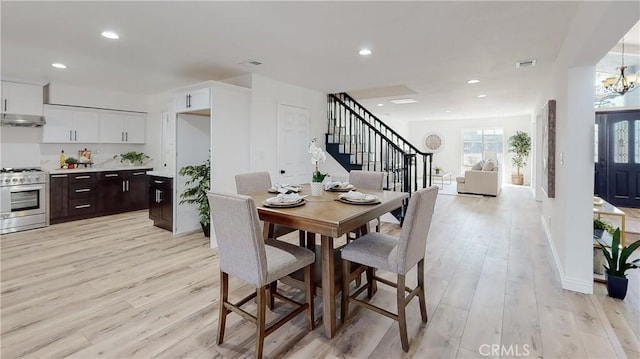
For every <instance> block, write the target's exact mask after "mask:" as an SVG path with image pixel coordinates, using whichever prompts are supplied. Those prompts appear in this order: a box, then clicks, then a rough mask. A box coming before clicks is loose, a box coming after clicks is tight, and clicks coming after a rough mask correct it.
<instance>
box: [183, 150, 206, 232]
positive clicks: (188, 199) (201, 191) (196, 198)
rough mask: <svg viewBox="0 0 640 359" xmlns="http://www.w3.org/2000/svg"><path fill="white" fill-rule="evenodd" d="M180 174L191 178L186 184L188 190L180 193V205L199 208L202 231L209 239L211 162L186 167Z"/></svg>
mask: <svg viewBox="0 0 640 359" xmlns="http://www.w3.org/2000/svg"><path fill="white" fill-rule="evenodd" d="M178 174H180V175H181V176H187V177H189V179H188V180H187V181H186V182H185V186H187V188H185V189H184V191H182V193H180V204H185V203H187V204H195V205H196V206H197V207H198V214H199V218H200V225H201V226H202V231H203V232H204V235H205V237H209V235H210V233H211V230H210V223H211V214H210V211H209V200H208V199H207V192H208V191H209V186H210V183H211V180H210V178H211V177H210V176H211V161H210V160H209V159H207V160H206V161H204V163H202V164H201V165H191V166H184V167H182V168H180V171H178Z"/></svg>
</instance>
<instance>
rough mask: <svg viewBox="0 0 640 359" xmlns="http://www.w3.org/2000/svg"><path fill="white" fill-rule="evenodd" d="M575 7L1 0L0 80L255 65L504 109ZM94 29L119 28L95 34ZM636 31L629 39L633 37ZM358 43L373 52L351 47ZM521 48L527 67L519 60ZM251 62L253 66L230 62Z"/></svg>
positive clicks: (125, 76) (92, 79) (129, 76)
mask: <svg viewBox="0 0 640 359" xmlns="http://www.w3.org/2000/svg"><path fill="white" fill-rule="evenodd" d="M580 6H587V5H585V3H579V2H535V1H531V2H478V1H476V2H401V3H399V2H183V1H175V2H7V1H2V2H0V7H1V9H0V10H1V21H2V22H1V30H2V33H1V40H2V41H1V50H2V53H1V57H2V63H1V65H2V67H1V70H2V71H1V72H2V78H3V79H19V80H28V81H36V82H43V83H46V82H61V83H67V84H76V85H82V86H87V87H95V88H104V89H112V90H119V91H123V92H131V93H143V94H154V93H160V92H163V91H165V90H169V89H172V88H175V87H179V86H183V85H188V84H190V83H194V82H200V81H204V80H223V79H225V78H229V77H233V76H238V75H242V74H246V73H248V72H254V73H257V74H260V75H264V76H267V77H270V78H273V79H276V80H280V81H284V82H288V83H291V84H296V85H300V86H303V87H307V88H311V89H315V90H318V91H322V92H326V93H334V92H342V91H347V92H348V91H354V90H363V89H370V88H377V87H387V86H407V87H408V88H410V89H412V90H414V91H416V92H417V94H414V95H412V96H411V97H413V98H415V99H417V100H418V101H419V102H418V103H415V104H408V105H393V104H391V103H389V102H388V101H386V100H388V99H389V98H381V99H369V100H363V101H362V103H363V104H364V105H365V106H366V107H368V108H370V109H371V110H373V111H374V112H376V113H378V114H381V115H383V117H382V118H383V119H384V118H385V117H384V114H388V115H386V116H391V117H392V118H394V119H400V120H406V121H415V120H423V119H424V118H429V119H445V118H479V117H489V116H507V115H515V114H524V113H530V112H531V110H532V109H533V107H534V106H535V102H536V101H537V100H538V96H539V94H540V91H541V88H542V84H543V83H544V82H545V79H546V78H548V75H549V73H550V70H551V67H552V65H553V63H554V60H555V59H556V57H557V55H558V51H559V50H560V48H561V46H562V43H563V39H564V37H565V34H566V32H567V30H568V28H569V24H570V23H571V21H570V20H571V19H572V18H573V17H574V15H575V14H576V12H577V11H578V8H579V7H580ZM104 30H112V31H115V32H117V33H119V34H120V40H116V41H113V40H107V39H104V38H102V37H101V36H100V33H101V32H102V31H104ZM638 37H640V36H638ZM638 37H636V38H635V40H634V39H631V38H630V39H626V44H627V46H631V47H632V46H633V43H634V42H635V45H636V49H637V48H638V44H639V43H640V39H639V38H638ZM362 47H369V48H370V49H371V50H372V51H373V54H372V55H370V56H368V57H362V56H360V55H358V53H357V52H358V50H359V49H360V48H362ZM626 51H627V50H625V52H626ZM527 59H536V60H537V66H536V67H534V68H526V69H516V67H515V63H516V61H519V60H527ZM248 60H256V61H260V62H262V63H263V64H262V65H260V66H258V67H253V66H248V65H242V64H241V63H242V62H245V61H248ZM53 62H62V63H64V64H66V65H67V66H68V69H66V70H58V69H54V68H52V67H51V66H50V64H51V63H53ZM469 79H479V80H480V81H481V82H480V83H478V84H475V85H468V84H466V81H467V80H469ZM479 94H487V95H488V97H486V98H483V99H481V98H478V97H477V95H479ZM378 103H383V104H384V107H378V106H376V104H378ZM445 110H451V113H445Z"/></svg>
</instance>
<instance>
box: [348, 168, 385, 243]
mask: <svg viewBox="0 0 640 359" xmlns="http://www.w3.org/2000/svg"><path fill="white" fill-rule="evenodd" d="M384 175H385V173H384V172H375V171H359V170H353V171H351V172H349V183H350V184H352V185H354V186H355V187H356V189H357V190H360V189H367V188H368V189H373V190H376V191H382V188H383V186H384ZM372 225H373V226H375V229H376V232H380V217H378V218H376V219H374V220H373V221H371V222H369V226H370V227H372V228H373V226H372ZM347 239H350V238H349V237H348V236H347Z"/></svg>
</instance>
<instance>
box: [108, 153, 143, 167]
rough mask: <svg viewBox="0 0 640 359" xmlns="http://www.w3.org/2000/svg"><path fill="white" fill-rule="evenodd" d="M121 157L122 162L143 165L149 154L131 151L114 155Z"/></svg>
mask: <svg viewBox="0 0 640 359" xmlns="http://www.w3.org/2000/svg"><path fill="white" fill-rule="evenodd" d="M118 157H120V163H124V162H127V163H129V164H130V165H141V164H142V163H143V162H144V161H145V160H146V159H148V158H149V156H147V155H145V154H144V153H142V152H136V151H129V152H125V153H121V154H119V155H115V156H113V158H118Z"/></svg>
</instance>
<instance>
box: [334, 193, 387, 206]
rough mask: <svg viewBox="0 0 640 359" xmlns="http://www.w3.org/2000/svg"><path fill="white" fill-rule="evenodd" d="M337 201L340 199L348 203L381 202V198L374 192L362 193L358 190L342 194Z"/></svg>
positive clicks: (365, 203)
mask: <svg viewBox="0 0 640 359" xmlns="http://www.w3.org/2000/svg"><path fill="white" fill-rule="evenodd" d="M336 201H340V202H342V203H347V204H364V205H367V204H379V203H380V198H378V196H376V195H373V194H367V193H362V192H358V191H349V192H346V193H342V194H340V195H339V196H338V197H337V198H336Z"/></svg>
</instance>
